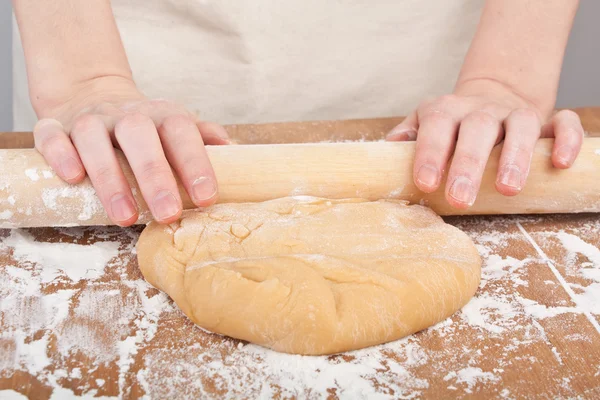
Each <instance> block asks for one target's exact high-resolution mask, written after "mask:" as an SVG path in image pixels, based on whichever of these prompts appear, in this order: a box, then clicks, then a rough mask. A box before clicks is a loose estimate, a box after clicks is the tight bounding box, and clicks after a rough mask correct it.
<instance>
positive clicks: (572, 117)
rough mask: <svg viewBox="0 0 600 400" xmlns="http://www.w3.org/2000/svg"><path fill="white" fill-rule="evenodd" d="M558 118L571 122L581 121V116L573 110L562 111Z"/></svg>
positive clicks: (557, 114) (557, 115) (558, 113)
mask: <svg viewBox="0 0 600 400" xmlns="http://www.w3.org/2000/svg"><path fill="white" fill-rule="evenodd" d="M556 117H561V118H567V119H569V120H579V114H577V113H576V112H575V111H573V110H560V111H559V112H557V113H556Z"/></svg>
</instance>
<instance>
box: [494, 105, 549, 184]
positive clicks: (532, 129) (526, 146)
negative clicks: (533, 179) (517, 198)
mask: <svg viewBox="0 0 600 400" xmlns="http://www.w3.org/2000/svg"><path fill="white" fill-rule="evenodd" d="M540 125H541V124H540V120H539V118H538V115H537V114H536V113H535V112H534V111H532V110H527V109H520V110H515V111H513V112H511V113H510V115H509V116H508V117H507V118H506V120H505V121H504V130H505V132H506V133H505V138H504V146H502V154H501V156H500V162H499V164H498V173H497V175H496V190H498V192H500V193H501V194H503V195H505V196H514V195H516V194H518V193H519V192H521V190H522V189H523V187H524V186H525V182H526V181H527V176H528V175H529V168H530V166H531V157H532V155H533V150H534V148H535V143H536V142H537V140H538V138H539V136H540V132H541V126H540Z"/></svg>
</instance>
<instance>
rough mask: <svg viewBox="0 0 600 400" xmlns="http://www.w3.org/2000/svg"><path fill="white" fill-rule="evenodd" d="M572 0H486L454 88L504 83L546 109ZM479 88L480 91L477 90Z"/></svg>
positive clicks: (553, 95)
mask: <svg viewBox="0 0 600 400" xmlns="http://www.w3.org/2000/svg"><path fill="white" fill-rule="evenodd" d="M578 3H579V2H578V1H577V0H488V1H487V2H486V4H485V7H484V10H483V13H482V17H481V21H480V23H479V26H478V28H477V32H476V34H475V37H474V39H473V42H472V43H471V47H470V49H469V52H468V54H467V56H466V58H465V62H464V64H463V68H462V70H461V73H460V76H459V79H458V82H457V90H460V88H461V87H465V86H469V87H470V89H471V90H478V89H481V90H482V91H485V86H486V82H488V83H492V84H498V85H502V86H505V87H507V88H510V89H511V90H512V91H514V92H515V93H517V94H518V95H519V96H520V97H522V98H523V99H524V100H525V101H526V102H527V103H529V105H532V106H534V107H536V108H537V109H539V110H540V112H541V113H543V114H547V113H549V112H550V111H551V110H552V109H553V107H554V104H555V102H556V93H557V90H558V82H559V78H560V71H561V67H562V61H563V57H564V52H565V48H566V45H567V41H568V37H569V33H570V31H571V26H572V24H573V19H574V18H575V13H576V11H577V7H578ZM482 94H483V93H482Z"/></svg>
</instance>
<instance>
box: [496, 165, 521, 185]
mask: <svg viewBox="0 0 600 400" xmlns="http://www.w3.org/2000/svg"><path fill="white" fill-rule="evenodd" d="M499 182H500V183H501V184H503V185H504V186H508V187H511V188H513V189H517V190H521V170H520V169H519V168H518V167H517V166H516V165H507V166H505V167H504V169H503V170H502V173H501V174H500V181H499Z"/></svg>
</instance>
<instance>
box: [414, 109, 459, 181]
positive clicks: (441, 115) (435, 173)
mask: <svg viewBox="0 0 600 400" xmlns="http://www.w3.org/2000/svg"><path fill="white" fill-rule="evenodd" d="M457 131H458V119H456V118H455V117H454V116H452V115H451V114H449V113H447V112H441V111H433V112H430V113H428V114H425V115H424V116H423V117H422V118H420V119H419V133H418V135H417V145H416V150H415V162H414V172H413V179H414V181H415V185H416V186H417V187H418V188H419V189H420V190H422V191H423V192H425V193H431V192H434V191H436V190H437V189H438V188H439V186H440V183H441V180H442V175H443V173H444V170H445V168H446V165H447V164H448V159H449V158H450V155H451V154H452V151H453V150H454V144H455V142H456V135H457Z"/></svg>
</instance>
